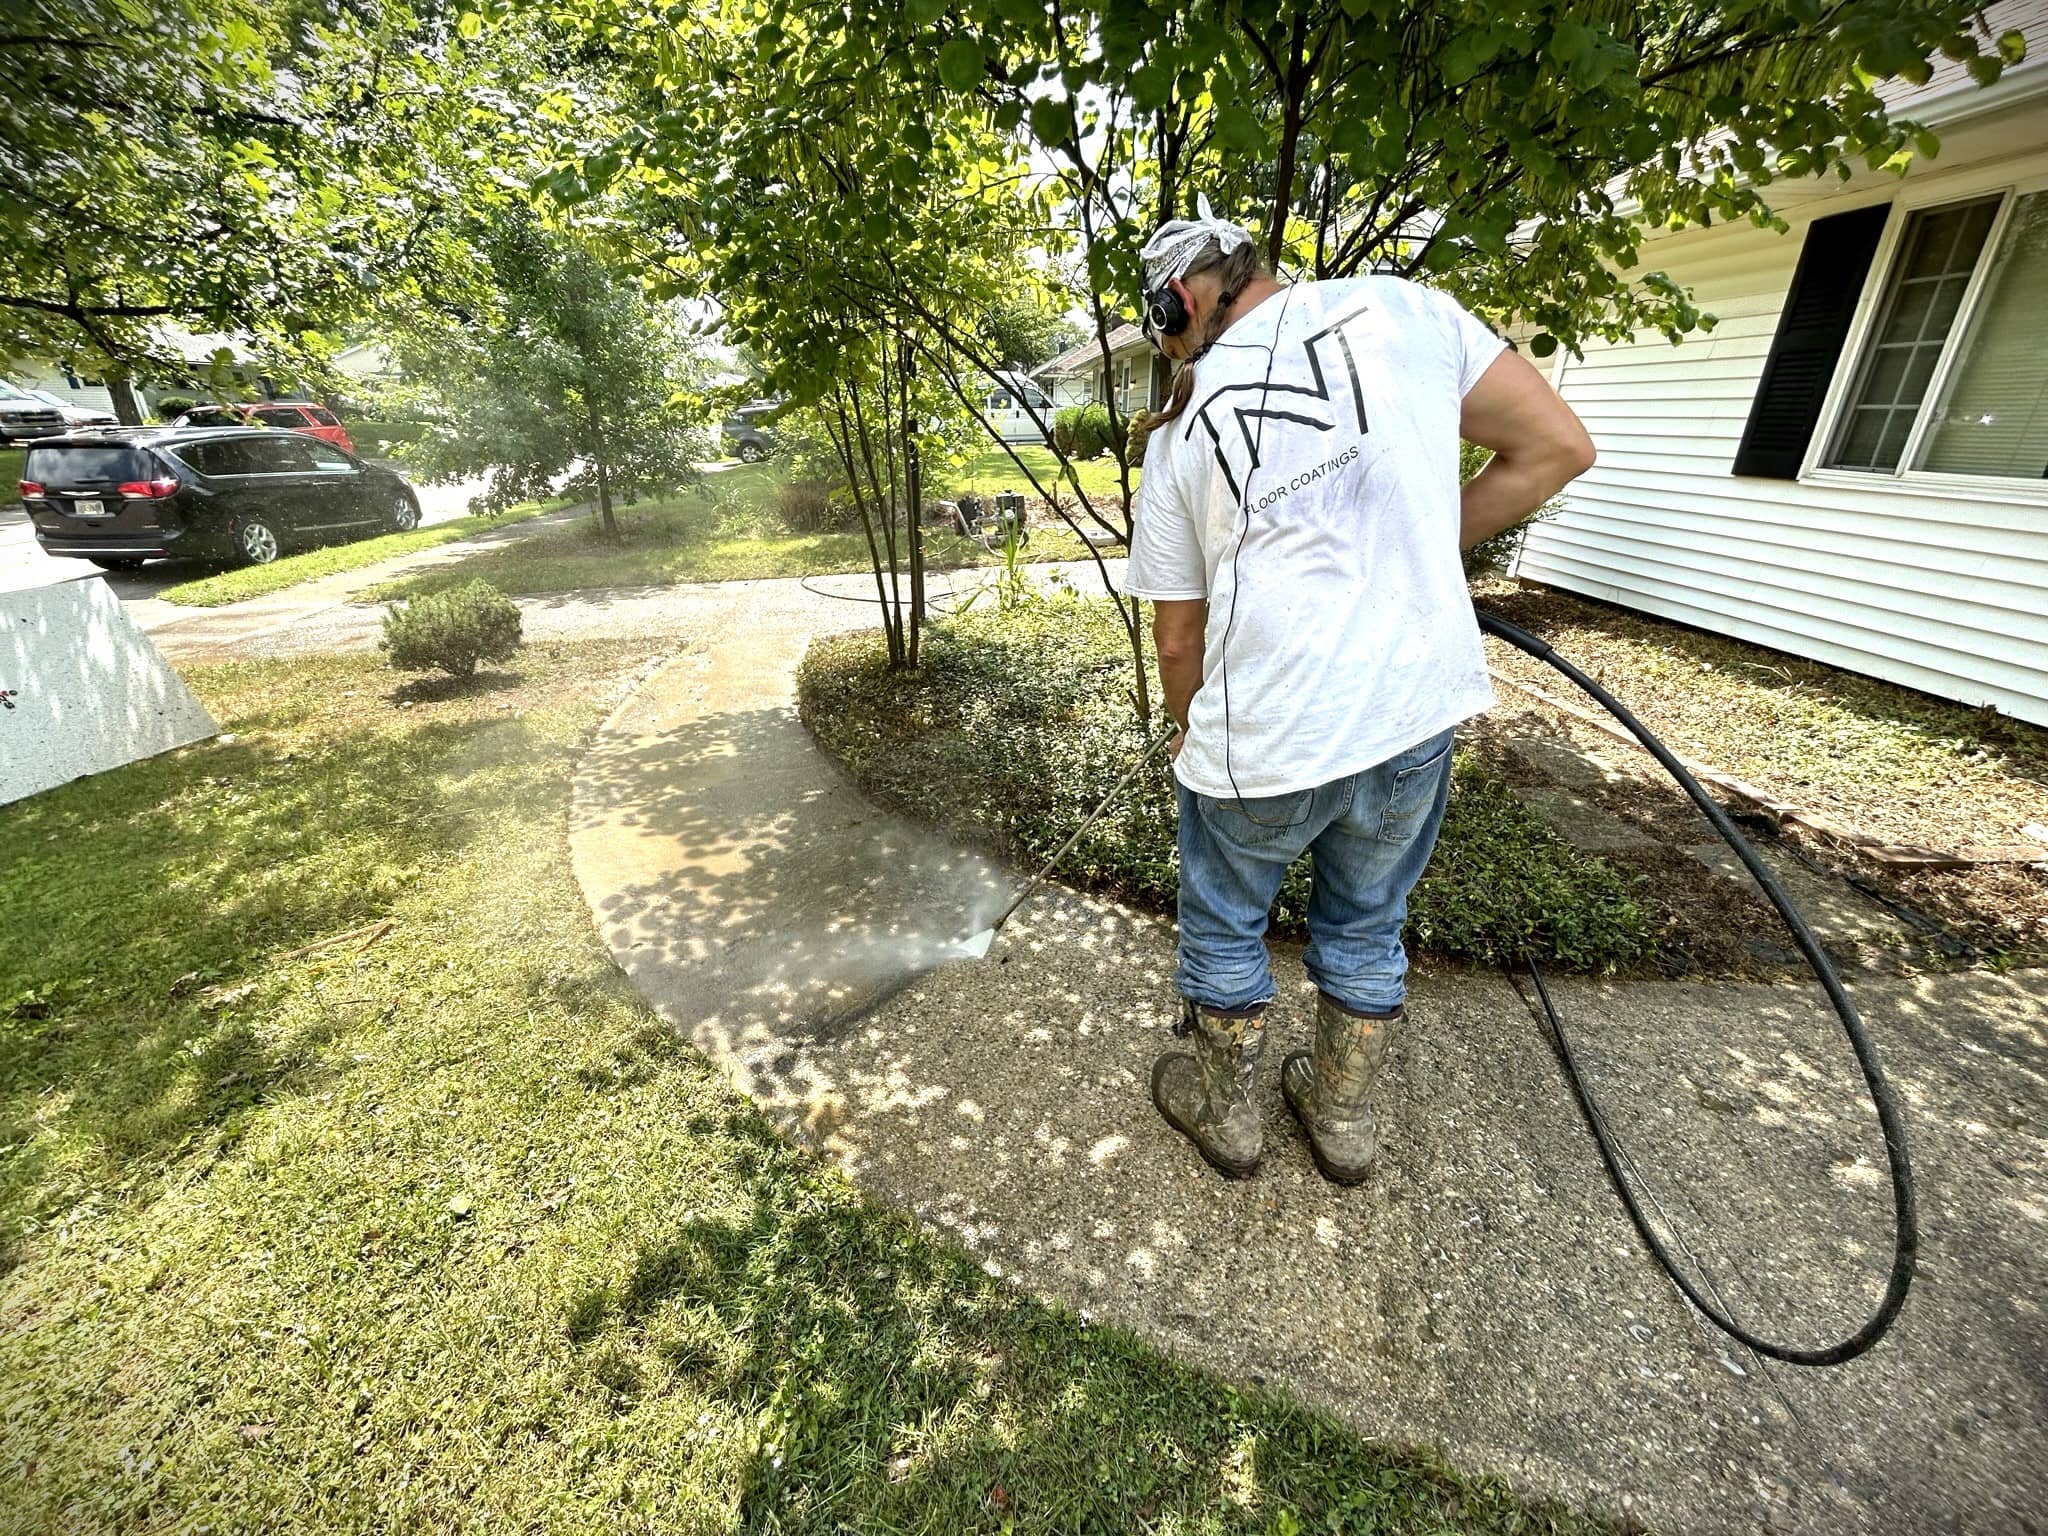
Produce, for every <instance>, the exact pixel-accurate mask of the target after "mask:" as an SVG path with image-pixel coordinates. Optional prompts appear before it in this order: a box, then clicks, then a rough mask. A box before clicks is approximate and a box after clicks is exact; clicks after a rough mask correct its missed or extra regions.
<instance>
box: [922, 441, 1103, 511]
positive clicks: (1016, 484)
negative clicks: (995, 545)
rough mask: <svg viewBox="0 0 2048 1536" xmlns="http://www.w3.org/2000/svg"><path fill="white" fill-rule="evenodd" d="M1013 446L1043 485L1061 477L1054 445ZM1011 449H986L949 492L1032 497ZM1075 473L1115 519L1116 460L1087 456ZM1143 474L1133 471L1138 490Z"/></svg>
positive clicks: (959, 474)
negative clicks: (1001, 493) (1007, 493)
mask: <svg viewBox="0 0 2048 1536" xmlns="http://www.w3.org/2000/svg"><path fill="white" fill-rule="evenodd" d="M1013 446H1014V451H1015V453H1016V455H1017V457H1018V458H1019V459H1022V460H1023V461H1024V463H1025V464H1026V465H1028V466H1029V467H1030V469H1031V472H1032V473H1033V474H1034V475H1036V476H1037V477H1038V481H1039V484H1041V485H1047V484H1050V483H1052V482H1053V481H1055V480H1057V479H1059V478H1060V473H1059V459H1058V458H1057V457H1056V456H1055V455H1054V454H1053V451H1052V450H1051V449H1050V448H1046V447H1042V446H1040V445H1038V444H1035V443H1019V444H1015V445H1013ZM1010 452H1011V450H1006V449H1003V448H998V447H994V446H990V447H988V448H984V449H982V450H981V451H980V452H979V453H977V454H976V455H975V456H974V457H973V458H971V459H969V460H968V461H967V463H966V465H965V466H964V467H963V468H961V469H960V470H959V471H957V472H956V473H955V474H953V475H952V476H951V477H950V478H949V479H948V481H947V494H948V495H958V494H959V493H960V492H963V491H977V492H980V493H981V494H982V495H993V494H995V493H996V492H997V491H1019V492H1022V493H1023V494H1024V495H1026V496H1029V495H1030V494H1031V482H1030V481H1029V480H1027V479H1025V477H1024V476H1023V475H1022V474H1021V473H1019V472H1018V469H1017V465H1016V464H1015V462H1013V461H1012V460H1011V458H1010ZM1074 472H1075V473H1076V474H1077V475H1078V476H1079V477H1080V480H1081V489H1082V490H1084V491H1086V492H1087V493H1088V498H1089V500H1091V501H1096V502H1097V506H1098V508H1099V509H1100V510H1101V511H1102V512H1104V513H1105V515H1108V516H1109V517H1110V518H1111V520H1112V521H1114V519H1115V515H1116V509H1117V508H1119V507H1120V505H1121V499H1120V498H1121V486H1120V483H1119V481H1118V478H1117V465H1116V460H1115V459H1114V458H1112V457H1111V456H1110V455H1108V454H1106V453H1105V454H1102V455H1100V456H1099V457H1097V458H1093V459H1083V460H1082V461H1081V462H1080V463H1078V464H1076V465H1075V466H1074ZM1139 474H1140V471H1139V470H1137V469H1133V470H1132V471H1131V489H1132V491H1134V492H1135V491H1136V490H1137V488H1138V476H1139ZM1098 498H1099V500H1098Z"/></svg>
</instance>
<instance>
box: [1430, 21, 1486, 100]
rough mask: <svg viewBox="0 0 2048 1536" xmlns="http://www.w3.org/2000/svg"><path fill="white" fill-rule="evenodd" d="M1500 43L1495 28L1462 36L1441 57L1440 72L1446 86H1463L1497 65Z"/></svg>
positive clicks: (1474, 29)
mask: <svg viewBox="0 0 2048 1536" xmlns="http://www.w3.org/2000/svg"><path fill="white" fill-rule="evenodd" d="M1499 52H1500V43H1499V41H1498V40H1497V39H1496V38H1495V36H1494V33H1493V29H1492V28H1491V27H1470V28H1467V29H1466V30H1465V31H1463V32H1460V33H1458V34H1457V35H1456V36H1454V37H1453V38H1452V39H1451V40H1450V42H1449V43H1448V44H1447V45H1445V47H1444V50H1443V52H1442V53H1440V54H1438V55H1437V70H1438V72H1439V73H1440V74H1441V75H1442V76H1443V82H1444V84H1445V85H1452V86H1457V85H1463V84H1464V83H1465V82H1466V81H1468V80H1470V79H1471V78H1472V77H1473V76H1474V75H1476V74H1478V73H1479V71H1481V70H1482V69H1484V68H1486V66H1487V65H1488V64H1490V63H1492V62H1493V58H1494V56H1495V55H1496V54H1497V53H1499Z"/></svg>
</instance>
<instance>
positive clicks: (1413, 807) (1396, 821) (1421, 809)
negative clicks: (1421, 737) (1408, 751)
mask: <svg viewBox="0 0 2048 1536" xmlns="http://www.w3.org/2000/svg"><path fill="white" fill-rule="evenodd" d="M1433 744H1434V743H1425V745H1433ZM1450 769H1451V741H1450V736H1449V733H1448V732H1446V733H1445V736H1444V739H1443V745H1442V746H1441V747H1438V748H1437V750H1436V751H1435V752H1434V753H1432V754H1431V755H1430V756H1429V757H1428V758H1427V759H1425V760H1424V761H1422V762H1419V763H1416V764H1414V765H1413V766H1411V767H1407V768H1402V769H1400V770H1399V771H1398V772H1396V773H1395V775H1394V782H1393V786H1392V788H1391V789H1390V790H1389V792H1388V794H1387V808H1386V809H1385V810H1384V811H1382V812H1380V841H1381V842H1383V843H1406V842H1412V841H1413V840H1414V839H1415V837H1416V835H1417V834H1418V833H1419V832H1421V831H1422V829H1423V827H1424V825H1425V824H1426V823H1427V821H1428V819H1429V813H1430V812H1431V811H1432V810H1433V809H1434V808H1435V806H1436V802H1437V793H1438V791H1439V790H1440V789H1441V788H1442V785H1443V780H1444V775H1445V774H1447V773H1449V772H1450Z"/></svg>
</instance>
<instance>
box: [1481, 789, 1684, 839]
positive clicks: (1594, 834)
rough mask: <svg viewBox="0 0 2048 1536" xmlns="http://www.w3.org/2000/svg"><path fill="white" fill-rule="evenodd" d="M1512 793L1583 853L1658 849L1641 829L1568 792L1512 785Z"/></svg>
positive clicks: (1578, 795) (1583, 797)
mask: <svg viewBox="0 0 2048 1536" xmlns="http://www.w3.org/2000/svg"><path fill="white" fill-rule="evenodd" d="M1511 792H1512V793H1513V795H1514V797H1515V798H1516V799H1517V800H1520V801H1521V802H1522V804H1524V805H1526V806H1528V807H1529V809H1530V810H1532V811H1534V812H1535V813H1536V814H1537V815H1538V816H1541V817H1542V818H1543V819H1544V820H1545V821H1547V822H1549V823H1550V825H1551V828H1552V829H1553V830H1554V831H1555V832H1556V833H1557V835H1558V836H1559V837H1562V838H1563V839H1564V840H1565V841H1566V842H1568V843H1570V844H1571V845H1572V846H1573V847H1574V848H1577V849H1578V850H1579V851H1580V852H1582V853H1633V852H1638V851H1640V850H1642V849H1645V848H1654V847H1656V846H1657V843H1656V840H1655V839H1654V838H1652V837H1651V836H1650V835H1649V834H1648V833H1647V832H1645V831H1643V829H1642V828H1641V827H1638V826H1634V825H1632V824H1630V823H1629V822H1626V821H1623V820H1622V819H1621V818H1620V817H1619V816H1616V815H1615V814H1613V813H1612V812H1611V811H1604V810H1602V809H1601V808H1600V807H1599V806H1597V805H1595V804H1594V803H1593V802H1592V801H1590V800H1588V799H1587V798H1586V797H1585V796H1584V795H1580V794H1575V793H1573V792H1572V791H1571V790H1569V789H1533V788H1530V787H1528V786H1525V785H1515V786H1513V788H1512V791H1511Z"/></svg>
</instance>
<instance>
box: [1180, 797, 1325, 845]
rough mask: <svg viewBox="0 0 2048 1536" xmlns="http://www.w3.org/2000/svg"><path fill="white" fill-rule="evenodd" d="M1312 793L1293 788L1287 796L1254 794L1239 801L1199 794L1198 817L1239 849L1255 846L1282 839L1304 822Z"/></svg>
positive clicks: (1312, 804) (1293, 833) (1303, 824)
mask: <svg viewBox="0 0 2048 1536" xmlns="http://www.w3.org/2000/svg"><path fill="white" fill-rule="evenodd" d="M1315 799H1316V792H1315V791H1314V790H1312V789H1300V790H1296V791H1295V792H1294V793H1293V794H1291V795H1254V796H1252V797H1250V798H1249V799H1243V800H1217V799H1215V798H1213V797H1211V796H1209V795H1203V796H1202V797H1201V802H1202V819H1203V820H1204V821H1206V822H1208V824H1209V826H1210V828H1211V830H1213V831H1214V832H1215V834H1216V835H1217V836H1218V837H1219V838H1221V839H1223V841H1225V842H1227V843H1232V844H1235V845H1236V846H1238V847H1240V848H1259V847H1264V846H1266V845H1268V844H1271V843H1276V842H1282V841H1285V840H1286V839H1288V838H1290V837H1292V836H1294V835H1296V834H1298V833H1299V832H1300V830H1301V829H1302V827H1304V826H1306V825H1307V824H1308V818H1309V812H1310V811H1311V810H1312V809H1313V808H1314V806H1315Z"/></svg>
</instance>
